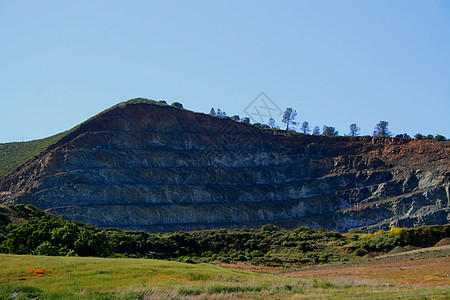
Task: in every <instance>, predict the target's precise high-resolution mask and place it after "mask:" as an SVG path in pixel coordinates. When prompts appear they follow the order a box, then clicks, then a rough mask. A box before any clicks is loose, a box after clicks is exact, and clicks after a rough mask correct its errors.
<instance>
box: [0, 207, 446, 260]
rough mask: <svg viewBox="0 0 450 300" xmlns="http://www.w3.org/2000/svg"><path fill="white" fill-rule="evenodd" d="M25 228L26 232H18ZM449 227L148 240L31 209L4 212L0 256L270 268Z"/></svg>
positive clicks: (408, 240) (373, 249) (349, 253)
mask: <svg viewBox="0 0 450 300" xmlns="http://www.w3.org/2000/svg"><path fill="white" fill-rule="evenodd" d="M13 223H19V225H16V224H13ZM448 236H450V225H446V226H424V227H419V228H413V229H406V228H392V229H391V230H389V231H382V230H380V231H378V232H376V233H362V232H360V231H352V232H349V233H340V232H337V231H328V230H325V229H319V230H317V231H315V230H312V229H310V228H308V227H300V228H297V229H295V230H281V229H279V228H277V227H276V226H274V225H270V224H268V225H264V226H262V227H261V228H259V229H253V228H252V229H250V228H243V229H233V230H227V229H216V230H203V231H195V232H182V231H180V232H175V233H147V232H143V231H132V230H120V229H115V228H107V229H104V230H100V229H98V228H97V227H95V226H92V225H88V224H83V223H79V222H73V221H67V220H64V219H63V218H62V217H56V216H54V215H51V214H48V213H45V212H43V211H42V210H39V209H37V208H36V207H34V206H32V205H27V206H24V205H16V206H8V207H4V206H0V252H3V253H10V254H41V255H76V256H103V257H105V256H111V257H133V258H156V259H164V260H175V261H183V262H189V263H199V262H223V263H236V262H248V263H251V264H258V265H267V266H291V265H292V266H293V265H304V264H316V263H327V262H336V261H348V260H351V259H355V258H357V257H358V256H363V255H366V254H368V253H371V254H381V253H385V252H388V251H390V250H392V249H393V248H394V247H396V246H405V245H413V246H418V247H426V246H433V245H434V244H435V243H437V242H438V241H439V240H441V239H442V238H444V237H448Z"/></svg>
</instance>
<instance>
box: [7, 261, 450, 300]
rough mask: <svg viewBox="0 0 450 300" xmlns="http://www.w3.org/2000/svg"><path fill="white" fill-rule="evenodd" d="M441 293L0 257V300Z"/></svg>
mask: <svg viewBox="0 0 450 300" xmlns="http://www.w3.org/2000/svg"><path fill="white" fill-rule="evenodd" d="M443 292H448V286H425V285H423V286H411V285H410V286H396V285H392V284H386V283H382V282H381V283H373V282H364V281H359V282H352V281H349V280H341V281H339V280H329V281H323V280H320V279H319V280H318V279H316V278H310V279H299V278H281V277H278V276H273V275H265V274H256V273H252V272H245V271H239V270H232V269H226V268H219V267H216V266H214V265H210V264H195V265H194V264H185V263H178V262H170V261H160V260H150V259H129V258H126V259H125V258H90V257H89V258H86V257H85V258H82V257H47V256H22V255H3V254H2V255H0V299H29V298H37V299H186V298H187V299H280V298H288V299H289V298H291V299H292V298H295V299H299V298H308V299H310V298H316V299H323V298H332V299H349V298H353V299H355V298H356V299H357V298H361V299H366V298H375V299H382V298H389V297H398V296H407V295H429V296H427V297H426V299H446V298H445V297H446V296H448V294H447V295H443V294H442V293H443Z"/></svg>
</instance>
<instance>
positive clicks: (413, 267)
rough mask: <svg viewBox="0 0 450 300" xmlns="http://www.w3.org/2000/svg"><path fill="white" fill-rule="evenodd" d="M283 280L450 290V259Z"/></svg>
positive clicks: (296, 274) (323, 272)
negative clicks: (429, 287) (314, 280)
mask: <svg viewBox="0 0 450 300" xmlns="http://www.w3.org/2000/svg"><path fill="white" fill-rule="evenodd" d="M279 276H281V277H293V278H302V279H312V278H316V279H321V280H324V279H325V280H329V281H331V282H334V281H336V280H345V281H356V282H362V281H364V282H366V284H368V283H370V282H372V283H387V284H393V285H396V286H404V285H407V286H416V285H417V286H446V285H448V286H450V257H440V258H428V259H419V260H403V261H397V262H375V263H369V264H362V265H354V266H339V267H329V268H322V269H315V270H302V271H297V272H292V273H285V274H280V275H279Z"/></svg>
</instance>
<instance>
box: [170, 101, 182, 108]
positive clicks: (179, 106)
mask: <svg viewBox="0 0 450 300" xmlns="http://www.w3.org/2000/svg"><path fill="white" fill-rule="evenodd" d="M172 106H175V107H178V108H183V104H181V103H180V102H174V103H172Z"/></svg>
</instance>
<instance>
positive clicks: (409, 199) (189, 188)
mask: <svg viewBox="0 0 450 300" xmlns="http://www.w3.org/2000/svg"><path fill="white" fill-rule="evenodd" d="M0 203H1V204H17V203H23V204H28V203H30V204H33V205H35V206H37V207H39V208H42V209H45V210H47V211H48V212H51V213H54V214H58V215H63V216H64V217H65V218H67V219H74V220H78V221H82V222H87V223H91V224H95V225H99V226H101V227H119V228H128V229H142V230H145V231H152V232H155V231H156V232H157V231H175V230H196V229H206V228H219V227H227V228H230V227H242V226H247V227H254V226H261V225H263V224H267V223H272V224H277V225H280V226H281V227H284V228H294V227H298V226H310V227H312V228H319V227H325V228H328V229H337V230H348V229H353V228H364V229H369V230H376V229H379V228H388V227H390V226H408V227H412V226H418V225H423V224H446V223H449V220H450V142H435V141H419V140H412V139H400V138H373V137H323V136H311V135H300V134H295V135H288V134H286V133H285V132H282V131H277V130H262V129H259V128H256V127H254V126H251V125H247V124H243V123H239V122H236V121H233V120H229V119H225V118H219V117H214V116H210V115H205V114H201V113H194V112H191V111H188V110H185V109H182V108H177V107H173V106H169V105H165V104H162V103H158V102H154V101H150V100H132V101H128V102H124V103H121V104H119V105H116V106H114V107H112V108H110V109H108V110H106V111H104V112H102V113H100V114H99V115H97V116H95V117H93V118H91V119H89V120H88V121H86V122H84V123H82V124H81V125H79V126H77V127H76V128H74V129H72V130H70V131H68V132H66V133H65V134H63V135H61V136H59V137H58V139H57V140H56V141H55V142H54V143H53V144H51V145H50V146H49V147H48V148H47V149H45V150H44V151H42V152H40V153H39V154H37V155H36V156H34V158H32V159H30V160H28V161H27V162H26V163H24V164H23V165H21V166H20V167H19V168H18V169H17V170H16V171H14V172H12V173H10V174H9V175H7V176H4V177H3V178H2V179H1V181H0Z"/></svg>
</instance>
